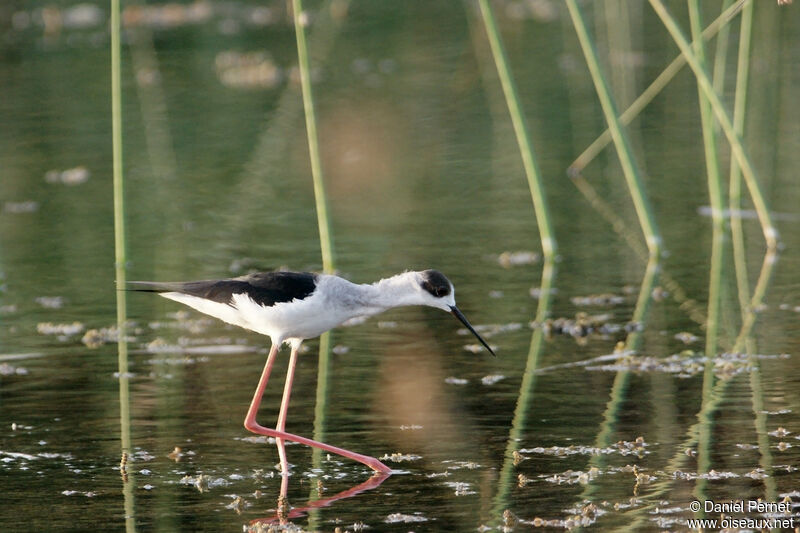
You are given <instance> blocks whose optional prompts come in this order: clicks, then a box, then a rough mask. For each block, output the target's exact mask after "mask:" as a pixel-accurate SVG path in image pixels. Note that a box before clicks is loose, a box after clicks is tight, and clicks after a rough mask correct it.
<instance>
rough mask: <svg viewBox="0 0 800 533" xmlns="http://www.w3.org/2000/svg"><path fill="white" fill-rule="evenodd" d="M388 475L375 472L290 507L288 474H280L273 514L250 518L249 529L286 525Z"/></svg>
mask: <svg viewBox="0 0 800 533" xmlns="http://www.w3.org/2000/svg"><path fill="white" fill-rule="evenodd" d="M390 475H391V474H389V473H386V472H377V473H375V475H373V476H372V477H371V478H369V479H368V480H366V481H364V482H362V483H359V484H358V485H355V486H353V487H350V488H349V489H347V490H344V491H342V492H339V493H337V494H334V495H333V496H330V497H328V498H322V499H319V500H313V501H309V502H308V503H307V504H306V505H304V506H302V507H291V505H290V504H289V499H288V498H287V496H286V495H287V492H288V489H289V478H288V476H281V491H280V495H279V496H278V503H277V506H276V511H275V515H273V516H270V517H265V518H257V519H255V520H251V521H250V525H249V529H254V530H256V531H258V528H259V526H268V525H271V524H279V525H281V526H284V525H287V524H289V521H290V520H291V519H293V518H301V517H304V516H306V514H308V511H310V510H312V509H320V508H322V507H328V506H330V505H332V504H333V503H334V502H336V501H338V500H344V499H346V498H352V497H353V496H356V495H358V494H361V493H362V492H366V491H368V490H372V489H375V488H377V487H379V486H380V485H381V483H383V482H384V481H386V480H387V479H388V478H389V476H390Z"/></svg>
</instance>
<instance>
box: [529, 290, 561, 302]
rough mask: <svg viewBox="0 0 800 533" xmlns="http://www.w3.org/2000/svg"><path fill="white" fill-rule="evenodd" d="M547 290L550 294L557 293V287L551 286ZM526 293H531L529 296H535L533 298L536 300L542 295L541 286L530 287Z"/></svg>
mask: <svg viewBox="0 0 800 533" xmlns="http://www.w3.org/2000/svg"><path fill="white" fill-rule="evenodd" d="M548 292H549V293H550V294H558V289H556V288H555V287H553V288H551V289H550V290H549V291H548ZM528 294H530V295H531V298H535V299H537V300H538V299H539V298H541V297H542V288H541V287H531V289H530V290H529V291H528Z"/></svg>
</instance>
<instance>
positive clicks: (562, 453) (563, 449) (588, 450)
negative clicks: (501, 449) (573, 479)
mask: <svg viewBox="0 0 800 533" xmlns="http://www.w3.org/2000/svg"><path fill="white" fill-rule="evenodd" d="M647 446H648V444H647V442H645V440H644V438H643V437H636V439H635V440H633V441H624V440H621V441H618V442H617V443H615V444H613V445H611V446H608V447H605V448H598V447H596V446H583V445H575V444H572V445H570V446H550V447H549V448H544V447H541V446H537V447H536V448H522V449H521V450H519V453H520V454H542V455H553V456H556V457H566V456H569V455H609V454H619V455H623V456H626V455H636V456H638V457H641V456H644V455H647V454H649V453H650V452H648V451H647V450H646V448H647Z"/></svg>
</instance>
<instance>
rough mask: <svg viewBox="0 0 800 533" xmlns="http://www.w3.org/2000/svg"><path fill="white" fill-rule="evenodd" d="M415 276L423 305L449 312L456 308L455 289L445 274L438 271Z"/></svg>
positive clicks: (423, 272)
mask: <svg viewBox="0 0 800 533" xmlns="http://www.w3.org/2000/svg"><path fill="white" fill-rule="evenodd" d="M414 274H416V276H415V278H416V282H417V286H418V291H419V292H418V295H419V298H420V299H421V302H420V303H422V305H427V306H430V307H437V308H439V309H443V310H444V311H447V312H450V310H451V308H453V307H455V305H456V296H455V289H454V288H453V284H452V283H450V280H449V279H447V278H446V277H445V275H444V274H442V273H441V272H439V271H438V270H423V271H422V272H415V273H414Z"/></svg>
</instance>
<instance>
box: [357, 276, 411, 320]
mask: <svg viewBox="0 0 800 533" xmlns="http://www.w3.org/2000/svg"><path fill="white" fill-rule="evenodd" d="M418 278H419V274H417V273H416V272H403V273H402V274H397V275H396V276H392V277H390V278H384V279H382V280H380V281H376V282H375V283H372V284H369V285H362V287H363V288H364V293H365V295H366V296H367V298H368V301H369V305H370V306H374V307H377V308H380V310H381V311H385V310H387V309H391V308H392V307H402V306H406V305H421V304H422V303H423V302H422V300H421V298H420V291H419V279H418Z"/></svg>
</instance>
